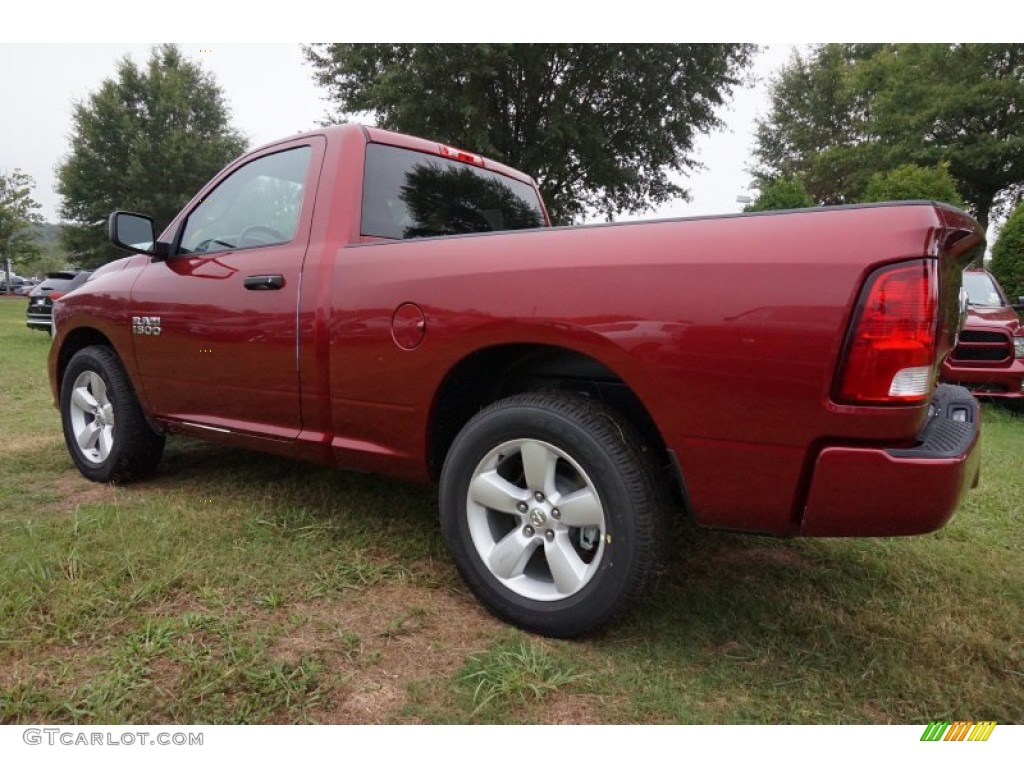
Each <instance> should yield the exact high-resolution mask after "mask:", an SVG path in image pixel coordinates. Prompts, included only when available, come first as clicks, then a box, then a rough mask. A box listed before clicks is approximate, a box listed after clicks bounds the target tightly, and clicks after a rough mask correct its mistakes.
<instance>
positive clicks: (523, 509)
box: [516, 501, 530, 515]
mask: <svg viewBox="0 0 1024 768" xmlns="http://www.w3.org/2000/svg"><path fill="white" fill-rule="evenodd" d="M529 508H530V507H529V506H528V505H527V503H526V502H525V501H520V502H519V503H518V504H516V509H518V510H519V511H520V512H522V513H523V514H524V515H525V514H526V510H528V509H529Z"/></svg>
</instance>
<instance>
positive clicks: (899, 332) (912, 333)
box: [836, 259, 938, 405]
mask: <svg viewBox="0 0 1024 768" xmlns="http://www.w3.org/2000/svg"><path fill="white" fill-rule="evenodd" d="M937 332H938V277H937V274H936V268H935V262H934V261H932V260H928V259H921V260H917V261H912V262H903V263H901V264H895V265H890V266H887V267H882V268H881V269H878V270H876V271H875V272H874V273H873V274H872V275H871V276H870V277H869V278H868V281H867V284H866V285H865V286H864V288H863V290H862V291H861V295H860V301H859V302H858V303H857V310H856V312H855V313H854V317H853V323H852V326H851V330H850V335H849V336H848V337H847V340H846V347H845V354H844V356H843V360H844V365H843V366H842V370H841V375H840V378H839V385H838V387H837V391H836V398H837V400H839V401H840V402H844V403H854V404H864V405H907V404H913V403H918V402H921V401H923V400H924V399H925V398H927V397H928V395H929V394H931V391H932V386H933V383H934V376H933V373H934V364H935V352H936V347H937Z"/></svg>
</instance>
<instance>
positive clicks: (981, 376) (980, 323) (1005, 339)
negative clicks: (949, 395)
mask: <svg viewBox="0 0 1024 768" xmlns="http://www.w3.org/2000/svg"><path fill="white" fill-rule="evenodd" d="M964 288H966V289H967V300H968V302H969V304H968V308H967V320H966V322H965V323H964V327H963V330H961V331H960V336H959V339H958V341H957V345H956V347H954V348H953V351H952V352H951V353H950V354H949V355H948V356H947V357H946V360H945V361H944V362H943V364H942V380H943V381H946V382H949V383H951V384H960V385H961V386H964V387H967V388H968V389H969V390H971V391H972V392H973V393H974V394H975V395H977V396H978V397H986V398H994V399H999V400H1002V401H1005V402H1007V403H1010V402H1014V403H1016V404H1018V405H1020V404H1022V403H1024V326H1022V324H1021V321H1020V317H1019V316H1018V315H1017V312H1016V311H1015V310H1024V302H1022V301H1021V299H1024V297H1021V299H1018V302H1021V303H1018V304H1011V303H1010V302H1009V301H1008V300H1007V298H1006V294H1005V293H1004V292H1003V289H1002V287H1001V286H1000V285H999V283H998V282H996V279H995V278H994V277H993V276H992V275H991V274H990V273H989V272H987V271H985V270H984V269H967V270H964Z"/></svg>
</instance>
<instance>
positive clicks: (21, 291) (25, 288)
mask: <svg viewBox="0 0 1024 768" xmlns="http://www.w3.org/2000/svg"><path fill="white" fill-rule="evenodd" d="M37 285H39V281H38V280H32V279H29V280H26V281H25V282H23V283H22V284H21V285H18V286H15V288H14V295H15V296H28V295H29V294H30V293H31V292H32V289H33V288H35V287H36V286H37Z"/></svg>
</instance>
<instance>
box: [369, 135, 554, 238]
mask: <svg viewBox="0 0 1024 768" xmlns="http://www.w3.org/2000/svg"><path fill="white" fill-rule="evenodd" d="M544 224H545V221H544V214H543V212H542V210H541V205H540V199H539V197H538V195H537V190H536V189H534V187H533V186H531V185H530V184H527V183H525V182H522V181H519V180H518V179H513V178H510V177H508V176H504V175H502V174H500V173H496V172H494V171H490V170H487V169H485V168H480V167H477V166H475V165H470V164H469V163H463V162H458V161H456V160H449V159H447V158H444V157H439V156H437V155H430V154H427V153H425V152H417V151H414V150H411V149H403V148H400V147H392V146H389V145H387V144H373V143H371V144H368V145H367V147H366V172H365V174H364V178H363V210H362V219H361V226H360V231H361V233H362V234H363V235H364V236H368V237H381V238H388V239H391V240H408V239H411V238H416V237H438V236H442V235H463V234H468V233H474V232H500V231H503V230H510V229H531V228H534V227H541V226H544Z"/></svg>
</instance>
